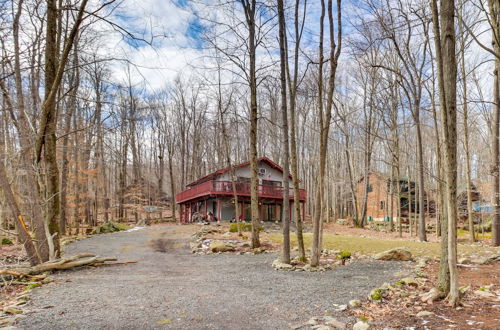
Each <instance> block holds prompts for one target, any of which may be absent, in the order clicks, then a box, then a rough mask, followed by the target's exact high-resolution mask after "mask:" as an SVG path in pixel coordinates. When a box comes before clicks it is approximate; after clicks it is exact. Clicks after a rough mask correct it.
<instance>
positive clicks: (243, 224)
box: [229, 222, 264, 233]
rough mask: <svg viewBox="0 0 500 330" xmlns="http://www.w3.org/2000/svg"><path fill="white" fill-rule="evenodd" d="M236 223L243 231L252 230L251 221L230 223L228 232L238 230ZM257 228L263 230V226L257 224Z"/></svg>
mask: <svg viewBox="0 0 500 330" xmlns="http://www.w3.org/2000/svg"><path fill="white" fill-rule="evenodd" d="M238 225H240V226H241V231H244V232H251V231H252V224H251V223H246V222H240V223H232V224H231V225H230V226H229V232H230V233H237V232H238ZM258 229H259V231H262V230H264V227H262V226H259V227H258Z"/></svg>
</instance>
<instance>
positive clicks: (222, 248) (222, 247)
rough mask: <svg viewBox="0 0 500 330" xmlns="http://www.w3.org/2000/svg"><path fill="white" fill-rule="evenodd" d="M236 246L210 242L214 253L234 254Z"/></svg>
mask: <svg viewBox="0 0 500 330" xmlns="http://www.w3.org/2000/svg"><path fill="white" fill-rule="evenodd" d="M234 250H235V249H234V246H233V245H231V244H228V243H224V242H222V241H211V242H210V251H212V252H215V253H217V252H232V251H234Z"/></svg>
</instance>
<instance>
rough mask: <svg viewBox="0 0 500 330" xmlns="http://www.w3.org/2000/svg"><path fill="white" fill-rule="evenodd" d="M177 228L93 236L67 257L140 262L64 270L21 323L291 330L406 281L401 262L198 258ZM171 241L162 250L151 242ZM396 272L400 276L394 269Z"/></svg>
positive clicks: (225, 256) (38, 295) (35, 295)
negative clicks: (314, 267)
mask: <svg viewBox="0 0 500 330" xmlns="http://www.w3.org/2000/svg"><path fill="white" fill-rule="evenodd" d="M175 231H176V227H175V226H153V227H148V228H145V229H141V230H137V231H132V232H120V233H113V234H104V235H97V236H94V237H91V238H88V239H85V240H82V241H79V242H76V243H73V244H71V245H69V246H68V247H67V248H66V254H67V255H72V254H76V253H81V252H92V253H96V254H98V255H101V256H116V257H118V258H119V261H125V260H138V263H136V264H128V265H116V266H103V267H98V268H84V269H79V270H73V271H66V272H60V273H58V274H55V275H54V279H55V282H53V283H50V284H48V285H45V286H43V287H42V288H40V289H35V290H33V295H32V299H31V301H30V302H29V303H28V305H27V306H26V309H28V310H30V311H31V312H29V313H28V315H27V317H26V318H25V319H22V320H20V321H19V322H18V323H17V324H16V326H17V327H21V328H24V329H67V328H72V329H73V328H74V329H151V328H155V329H156V328H158V329H160V328H171V329H290V326H293V325H297V324H301V323H304V322H306V321H307V320H308V319H309V318H311V317H313V316H320V315H326V314H329V315H336V316H341V314H338V313H337V314H336V313H335V312H334V309H335V307H334V305H333V304H347V303H348V301H349V300H351V299H359V298H363V297H365V296H366V295H367V294H368V293H369V292H370V290H371V289H373V288H375V287H377V286H380V285H382V284H383V283H384V282H390V281H394V280H397V279H399V278H401V277H402V274H401V272H405V271H407V269H408V268H407V266H406V265H405V264H404V263H398V262H375V261H373V262H355V263H352V264H349V265H347V266H344V267H339V268H337V269H335V270H332V271H328V272H325V273H310V272H284V271H276V270H274V269H273V268H272V267H271V263H272V261H273V260H274V259H276V254H260V255H231V254H217V255H193V254H191V253H190V251H189V249H188V246H187V245H188V241H187V239H186V238H181V239H179V238H178V237H179V236H178V234H176V233H175ZM158 238H164V239H167V240H168V241H169V243H170V244H169V248H168V249H167V251H166V252H165V253H162V252H156V251H154V249H153V248H152V245H154V244H152V241H153V240H155V239H158ZM397 273H399V274H397Z"/></svg>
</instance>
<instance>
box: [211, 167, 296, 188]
mask: <svg viewBox="0 0 500 330" xmlns="http://www.w3.org/2000/svg"><path fill="white" fill-rule="evenodd" d="M258 168H265V169H266V174H264V175H259V184H262V180H271V181H279V182H281V183H282V184H283V174H282V173H281V172H280V171H278V170H277V169H275V168H272V167H271V166H269V164H267V163H266V162H263V161H260V162H259V164H258ZM235 174H236V177H243V178H249V179H250V178H251V177H252V175H251V171H250V165H247V166H244V167H239V168H236V169H235ZM215 180H216V181H231V173H230V172H229V171H227V172H226V173H223V174H221V175H219V176H218V177H217V178H216V179H215ZM289 182H290V186H292V180H291V179H290V180H289Z"/></svg>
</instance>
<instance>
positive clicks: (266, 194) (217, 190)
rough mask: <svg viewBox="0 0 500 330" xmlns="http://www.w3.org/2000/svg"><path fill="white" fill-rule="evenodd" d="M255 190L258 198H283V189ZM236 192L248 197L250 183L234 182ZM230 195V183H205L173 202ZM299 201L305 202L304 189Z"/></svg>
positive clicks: (262, 188)
mask: <svg viewBox="0 0 500 330" xmlns="http://www.w3.org/2000/svg"><path fill="white" fill-rule="evenodd" d="M257 189H258V196H259V198H276V199H282V198H283V189H284V188H283V187H280V186H270V185H259V186H258V187H257ZM236 192H237V193H238V196H250V183H248V182H236ZM232 194H233V186H232V183H231V181H207V182H204V183H201V184H199V185H197V186H195V187H193V188H191V189H187V190H184V191H183V192H180V193H178V194H177V195H176V196H175V200H176V202H177V203H183V202H186V201H189V200H193V199H196V198H199V197H203V196H221V195H223V196H231V195H232ZM289 196H290V199H291V200H293V188H290V193H289ZM299 200H300V201H305V200H306V191H305V189H300V190H299Z"/></svg>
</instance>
